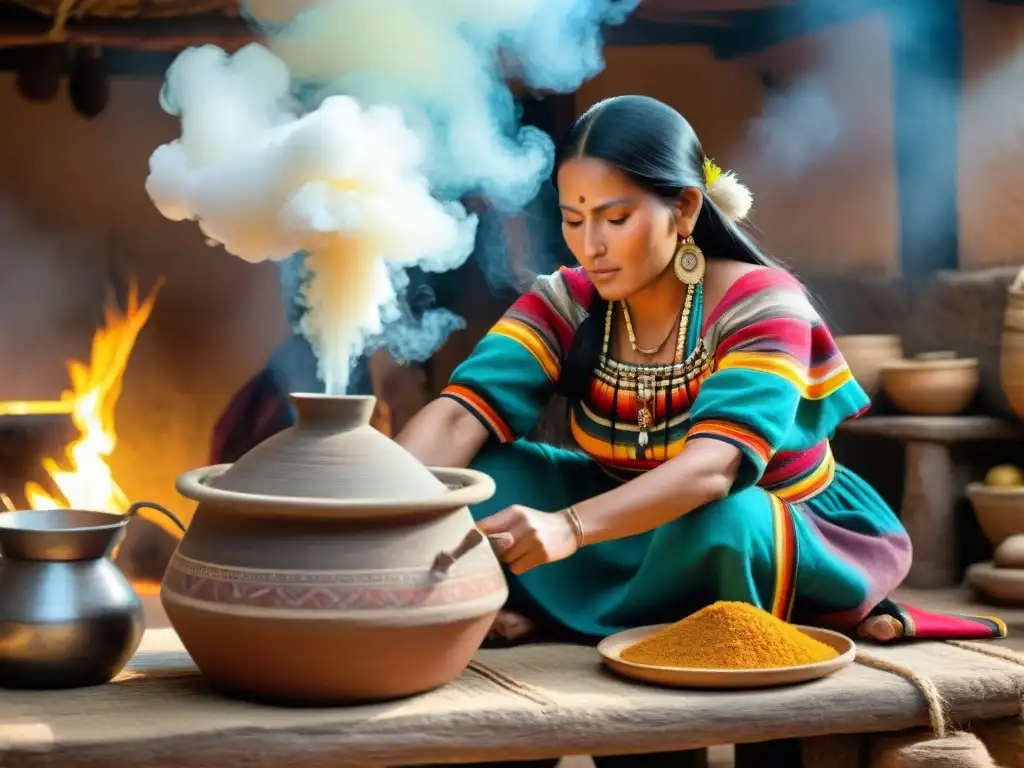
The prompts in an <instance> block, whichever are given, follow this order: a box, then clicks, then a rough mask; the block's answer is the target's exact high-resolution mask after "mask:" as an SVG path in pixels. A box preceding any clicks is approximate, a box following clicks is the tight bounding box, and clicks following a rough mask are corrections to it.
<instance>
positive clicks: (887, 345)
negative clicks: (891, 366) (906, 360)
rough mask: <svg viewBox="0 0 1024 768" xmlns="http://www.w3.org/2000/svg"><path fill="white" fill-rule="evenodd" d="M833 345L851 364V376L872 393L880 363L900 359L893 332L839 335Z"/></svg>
mask: <svg viewBox="0 0 1024 768" xmlns="http://www.w3.org/2000/svg"><path fill="white" fill-rule="evenodd" d="M836 346H838V347H839V351H840V352H841V353H842V354H843V359H845V360H846V364H847V365H849V366H850V372H851V373H852V374H853V378H855V379H856V380H857V383H858V384H860V386H861V388H862V389H863V390H864V391H865V392H867V393H868V395H869V396H872V397H873V396H874V395H875V394H876V393H877V392H878V389H879V386H880V382H881V377H882V367H883V366H884V365H886V364H887V363H890V362H893V361H896V360H902V359H903V345H902V343H901V342H900V337H899V336H896V335H893V334H860V335H853V336H839V337H837V338H836Z"/></svg>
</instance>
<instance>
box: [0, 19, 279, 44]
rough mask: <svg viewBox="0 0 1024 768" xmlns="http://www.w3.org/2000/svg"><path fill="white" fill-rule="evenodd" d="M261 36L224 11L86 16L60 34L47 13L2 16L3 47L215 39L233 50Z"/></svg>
mask: <svg viewBox="0 0 1024 768" xmlns="http://www.w3.org/2000/svg"><path fill="white" fill-rule="evenodd" d="M259 39H261V37H260V36H259V35H257V34H256V33H255V32H253V31H252V30H251V29H249V27H248V26H247V25H246V24H245V22H244V21H242V20H241V19H239V18H236V17H231V18H228V17H225V16H223V15H220V14H217V15H203V16H180V17H176V18H168V19H146V20H142V19H125V20H114V19H85V20H82V21H74V22H69V23H68V24H67V26H66V27H65V28H64V29H62V30H60V31H59V32H58V33H56V34H54V33H53V31H52V24H51V22H50V20H49V19H46V18H43V17H36V18H14V19H10V20H0V47H14V46H27V45H45V44H47V43H64V42H72V43H78V44H81V45H98V46H105V47H106V46H109V47H116V48H132V49H135V50H140V51H158V52H159V51H178V50H181V49H183V48H187V47H189V46H191V45H203V44H206V43H213V44H215V45H219V46H221V47H222V48H225V49H227V50H229V51H233V50H237V49H238V48H241V47H242V46H244V45H246V44H247V43H251V42H253V41H256V40H259Z"/></svg>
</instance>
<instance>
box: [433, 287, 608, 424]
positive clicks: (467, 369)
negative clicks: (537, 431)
mask: <svg viewBox="0 0 1024 768" xmlns="http://www.w3.org/2000/svg"><path fill="white" fill-rule="evenodd" d="M591 289H592V286H590V283H589V281H587V280H586V278H585V277H584V276H583V274H582V272H581V271H579V270H571V269H567V268H563V269H561V270H559V271H558V272H556V273H555V274H553V275H548V276H544V277H541V278H539V279H538V280H537V282H536V283H535V284H534V286H533V288H532V289H531V290H530V291H529V292H528V293H526V294H524V295H523V296H521V297H520V298H519V299H517V300H516V302H515V303H514V304H513V305H512V306H511V307H510V308H509V309H508V310H507V311H506V312H505V314H504V315H503V316H502V317H501V319H500V320H498V322H497V323H495V324H494V326H493V327H492V328H491V329H490V330H489V331H488V332H487V333H486V334H485V335H484V337H483V338H482V339H481V340H480V341H479V343H478V344H477V345H476V347H475V348H474V350H473V352H472V353H471V354H470V355H469V357H467V358H466V359H465V360H464V361H463V362H462V363H461V364H460V365H459V366H457V367H456V369H455V370H454V371H453V372H452V375H451V378H450V380H449V382H448V385H447V386H446V387H445V388H444V390H443V391H442V392H441V396H442V397H448V398H451V399H453V400H455V401H457V402H458V403H460V404H461V405H462V406H463V407H465V408H466V409H467V410H469V412H470V413H472V414H473V415H474V416H475V417H476V418H477V419H478V420H479V421H480V422H481V423H482V424H483V425H484V426H485V427H486V428H487V430H488V431H489V432H490V433H491V436H492V437H493V438H494V439H497V440H499V441H501V442H510V441H512V440H516V439H519V438H521V437H525V436H526V435H528V434H529V433H530V431H531V430H532V429H533V427H534V426H535V425H536V423H537V421H538V420H539V419H540V417H541V415H542V414H543V412H544V409H545V408H546V407H547V404H548V402H549V401H550V399H551V396H552V395H553V394H554V389H555V385H556V384H557V382H558V377H559V375H560V374H561V369H562V359H563V357H564V354H565V352H566V351H568V349H569V347H570V345H571V344H572V338H573V335H574V334H575V332H576V328H578V327H579V324H580V323H581V322H582V321H583V318H584V317H585V316H586V313H585V309H584V308H585V307H586V306H587V305H588V304H589V298H588V294H589V290H591Z"/></svg>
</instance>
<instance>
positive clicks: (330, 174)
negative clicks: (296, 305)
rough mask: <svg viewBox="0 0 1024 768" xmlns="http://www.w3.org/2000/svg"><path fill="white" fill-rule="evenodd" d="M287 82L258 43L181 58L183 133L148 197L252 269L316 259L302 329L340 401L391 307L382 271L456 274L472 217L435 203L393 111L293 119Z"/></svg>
mask: <svg viewBox="0 0 1024 768" xmlns="http://www.w3.org/2000/svg"><path fill="white" fill-rule="evenodd" d="M291 85H292V84H291V78H290V76H289V73H288V70H287V67H286V66H285V64H284V62H282V61H281V60H280V59H279V58H277V57H276V56H275V55H274V54H273V53H271V52H270V51H269V50H267V49H266V48H264V47H263V46H259V45H255V44H253V45H249V46H247V47H245V48H243V49H242V50H240V51H239V52H238V53H236V54H235V55H234V56H228V55H227V54H226V53H225V52H224V51H222V50H221V49H219V48H216V47H214V46H204V47H201V48H195V49H191V50H187V51H185V52H184V53H182V54H181V55H180V56H179V57H178V58H177V59H176V60H175V62H174V64H173V65H172V67H171V69H170V70H169V71H168V73H167V81H166V85H165V91H164V96H165V101H166V104H167V106H168V107H169V108H172V109H174V110H176V111H178V112H179V113H180V114H181V117H182V136H181V139H179V140H176V141H173V142H171V143H170V144H165V145H164V146H162V147H160V148H158V149H157V150H156V151H155V152H154V153H153V155H152V157H151V159H150V175H149V178H148V179H147V180H146V191H147V192H148V193H149V195H150V196H151V197H152V199H153V202H154V203H155V204H156V206H157V208H158V209H159V211H160V212H161V213H162V214H163V215H164V216H166V217H167V218H169V219H172V220H175V221H181V220H185V219H188V220H195V221H197V222H198V224H199V227H200V229H201V230H202V231H203V233H204V234H205V235H206V236H207V238H209V240H210V241H212V242H213V243H216V244H220V245H223V246H224V248H225V250H227V251H228V252H229V253H232V254H234V255H235V256H238V257H240V258H243V259H245V260H247V261H252V262H256V261H262V260H265V259H275V260H277V259H283V258H285V257H287V256H289V255H291V254H292V253H295V252H296V251H299V250H306V251H309V252H310V254H311V259H312V261H311V268H314V269H315V271H316V272H317V273H318V274H320V275H321V276H322V277H323V278H324V279H322V280H315V281H313V282H312V283H311V285H310V291H309V293H308V295H307V297H306V298H307V301H308V303H309V309H310V312H309V314H308V315H307V316H306V318H305V326H306V331H307V333H308V335H309V338H310V342H311V343H312V345H313V348H314V349H315V350H317V351H318V352H320V353H321V354H319V358H320V375H321V378H322V379H323V381H324V382H325V384H326V385H327V387H328V391H329V392H332V393H343V392H344V391H345V388H346V387H347V384H348V376H349V368H350V361H351V359H352V357H353V356H354V355H357V354H358V353H359V352H360V351H361V341H362V338H363V337H364V336H365V335H366V334H374V333H379V332H380V330H381V321H382V311H383V314H384V316H385V317H386V316H387V312H388V308H389V305H392V304H393V303H394V302H395V300H396V298H397V297H396V294H395V291H394V290H393V288H392V283H391V281H390V280H389V279H388V273H387V268H386V264H388V263H391V264H400V265H403V266H412V265H419V266H422V267H423V268H425V269H434V270H443V269H451V268H454V267H458V266H459V265H460V264H462V262H464V261H465V259H466V258H467V257H468V256H469V254H470V252H471V251H472V247H473V237H474V233H475V228H476V219H475V217H472V216H470V215H469V214H468V213H467V212H466V211H465V209H464V208H462V206H460V205H458V204H456V203H442V202H439V201H437V200H435V199H434V198H433V197H432V196H431V195H430V189H429V184H428V182H427V179H426V177H425V176H424V175H423V173H422V171H421V165H422V162H423V152H424V148H423V144H422V142H421V141H420V139H419V138H418V136H417V135H416V134H415V133H413V132H412V131H411V130H409V128H408V127H406V125H405V122H404V120H403V118H402V114H401V113H400V112H399V111H398V110H397V109H395V108H393V107H386V106H380V105H378V106H371V107H369V108H366V109H364V108H363V107H362V106H361V105H360V104H359V103H358V102H357V101H356V100H355V99H353V98H351V97H348V96H332V97H330V98H328V99H326V100H324V101H323V102H322V103H321V104H320V106H319V108H318V109H316V110H315V111H313V112H310V113H309V114H306V115H301V116H300V115H298V113H297V111H296V109H295V104H294V103H293V102H292V101H291V99H290V97H289V94H290V91H291ZM314 265H315V266H314ZM327 351H329V354H323V353H324V352H327Z"/></svg>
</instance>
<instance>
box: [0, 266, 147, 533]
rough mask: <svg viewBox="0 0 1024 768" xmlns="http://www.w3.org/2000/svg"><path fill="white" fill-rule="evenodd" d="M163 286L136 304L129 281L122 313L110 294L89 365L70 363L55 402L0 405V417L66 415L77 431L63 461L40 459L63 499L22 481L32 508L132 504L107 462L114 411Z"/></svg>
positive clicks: (120, 508)
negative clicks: (130, 360) (134, 351)
mask: <svg viewBox="0 0 1024 768" xmlns="http://www.w3.org/2000/svg"><path fill="white" fill-rule="evenodd" d="M162 284H163V281H162V280H161V281H159V282H158V283H157V285H156V286H155V287H154V288H153V290H152V291H150V293H149V295H148V296H146V298H145V299H143V300H142V301H141V302H140V301H139V291H138V286H137V285H136V283H135V282H134V281H131V282H130V284H129V289H128V306H127V307H125V309H124V310H123V311H122V310H121V309H120V308H119V307H118V306H117V302H116V301H115V300H114V299H113V297H111V296H108V301H107V305H106V307H105V308H104V326H103V327H101V328H98V329H97V330H96V333H95V334H94V335H93V338H92V350H91V357H90V360H89V363H88V364H86V363H83V362H81V361H78V360H71V361H69V362H68V364H67V369H68V376H69V378H70V379H71V388H70V389H67V390H65V391H64V392H63V393H61V397H60V400H59V401H55V402H18V403H0V413H70V415H71V419H72V421H73V423H74V425H75V427H76V428H77V429H78V432H79V437H78V438H77V439H76V440H74V441H72V442H71V443H70V444H69V445H68V446H67V447H66V448H65V449H64V453H65V457H64V461H63V462H61V461H59V460H57V459H55V458H52V457H47V458H45V459H43V461H42V465H43V469H45V470H46V473H47V474H48V475H49V476H50V478H51V479H52V480H53V484H54V486H55V487H56V488H57V490H58V491H59V493H60V496H61V497H62V498H57V497H55V496H52V495H50V494H49V493H48V492H47V491H46V490H45V489H44V488H43V487H42V486H41V485H40V484H39V483H35V482H29V483H26V485H25V497H26V499H27V500H28V503H29V506H30V507H31V508H32V509H90V510H97V511H103V512H115V513H118V514H123V513H125V512H127V510H128V507H129V506H130V502H129V501H128V498H127V497H126V496H125V494H124V491H122V490H121V487H120V486H119V485H118V484H117V481H116V480H115V479H114V475H113V472H112V471H111V469H110V465H109V464H108V463H107V460H108V459H109V458H110V455H111V454H112V453H113V452H114V448H115V446H116V445H117V432H116V431H115V429H114V409H115V406H116V405H117V401H118V398H120V396H121V388H122V382H123V378H124V372H125V368H126V367H127V366H128V358H129V357H130V356H131V353H132V349H133V347H134V346H135V341H136V339H137V338H138V335H139V332H140V331H141V330H142V327H143V326H144V325H145V324H146V322H147V321H148V320H149V316H150V313H151V312H152V310H153V303H154V302H155V301H156V295H157V293H158V292H159V290H160V287H161V286H162Z"/></svg>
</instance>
